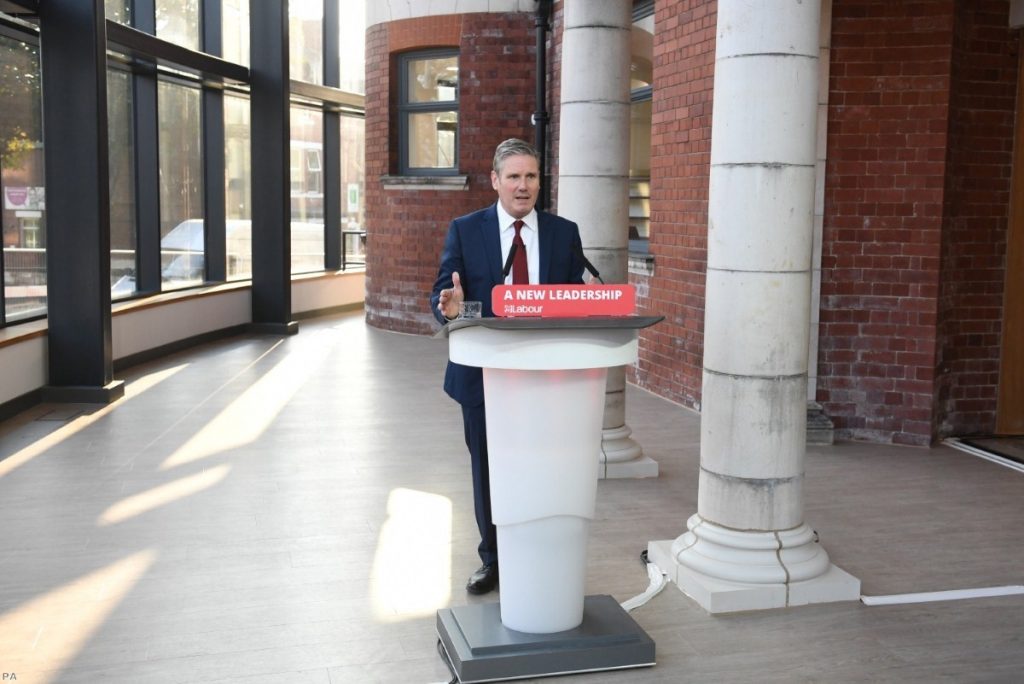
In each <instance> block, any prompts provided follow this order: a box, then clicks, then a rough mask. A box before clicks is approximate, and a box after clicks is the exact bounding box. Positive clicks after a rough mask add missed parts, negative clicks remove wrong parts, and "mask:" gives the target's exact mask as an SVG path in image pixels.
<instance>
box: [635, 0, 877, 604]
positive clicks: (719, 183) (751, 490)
mask: <svg viewBox="0 0 1024 684" xmlns="http://www.w3.org/2000/svg"><path fill="white" fill-rule="evenodd" d="M819 17H820V4H819V2H816V1H815V2H798V1H795V0H790V1H787V2H780V1H779V0H719V3H718V24H717V43H716V52H715V82H714V108H713V112H714V114H713V120H712V132H711V185H710V191H709V201H708V266H707V289H706V298H705V302H706V304H705V306H706V309H705V319H704V375H703V389H702V406H703V409H702V416H701V453H700V476H699V491H698V500H697V513H696V514H695V515H693V516H691V517H690V519H689V521H688V522H687V528H688V529H687V531H686V532H685V533H684V534H682V535H681V536H680V537H679V538H677V539H676V540H674V541H672V542H654V543H652V544H651V549H650V556H651V559H652V560H653V561H654V562H655V563H657V564H658V566H659V567H661V568H662V570H665V571H666V572H667V573H668V574H669V576H670V577H671V578H672V579H674V581H675V582H676V583H677V585H678V586H679V588H680V589H682V590H683V591H684V592H686V593H687V594H688V595H689V596H690V597H692V598H693V599H695V600H696V601H697V602H698V603H700V604H701V605H702V606H703V607H704V608H705V609H707V610H708V611H710V612H712V613H718V612H729V611H737V610H755V609H762V608H777V607H782V606H792V605H802V604H806V603H817V602H825V601H840V600H855V599H857V598H858V597H859V594H860V582H859V581H858V580H857V579H856V578H854V577H852V576H851V575H849V574H847V573H845V572H844V571H842V570H840V569H839V568H836V567H835V566H834V565H832V564H831V563H830V561H829V557H828V554H827V553H826V552H825V549H824V548H822V546H821V545H820V544H819V543H818V538H817V534H816V533H815V532H814V530H812V529H811V528H810V527H808V526H807V524H806V523H805V522H804V519H803V512H804V501H803V476H804V457H805V450H806V435H805V427H806V421H807V415H806V413H807V403H806V393H807V351H808V325H809V319H810V306H809V302H810V289H811V249H812V235H813V213H814V180H815V139H816V135H815V131H816V110H817V92H818V48H819V45H818V28H819Z"/></svg>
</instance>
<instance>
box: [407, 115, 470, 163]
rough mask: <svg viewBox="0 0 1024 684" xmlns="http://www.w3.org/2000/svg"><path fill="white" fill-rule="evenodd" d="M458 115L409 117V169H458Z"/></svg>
mask: <svg viewBox="0 0 1024 684" xmlns="http://www.w3.org/2000/svg"><path fill="white" fill-rule="evenodd" d="M458 125H459V114H458V112H424V113H419V114H410V115H409V150H408V152H409V168H412V169H451V168H455V131H456V130H457V129H458Z"/></svg>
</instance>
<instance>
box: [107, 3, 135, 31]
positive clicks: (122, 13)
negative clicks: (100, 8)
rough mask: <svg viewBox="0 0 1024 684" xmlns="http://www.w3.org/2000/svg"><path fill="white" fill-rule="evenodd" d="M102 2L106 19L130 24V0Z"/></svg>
mask: <svg viewBox="0 0 1024 684" xmlns="http://www.w3.org/2000/svg"><path fill="white" fill-rule="evenodd" d="M103 4H104V8H105V10H106V17H107V19H110V20H111V21H116V22H118V23H121V24H127V25H128V26H131V24H132V8H131V0H105V2H104V3H103Z"/></svg>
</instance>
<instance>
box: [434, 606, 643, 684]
mask: <svg viewBox="0 0 1024 684" xmlns="http://www.w3.org/2000/svg"><path fill="white" fill-rule="evenodd" d="M437 634H438V637H440V639H441V644H442V646H443V647H444V651H445V656H446V657H447V658H448V662H449V664H450V665H451V667H452V671H453V672H454V673H455V676H456V677H457V678H458V681H459V682H462V683H463V684H470V683H471V682H496V681H502V680H506V679H523V678H527V677H546V676H554V675H565V674H574V673H579V672H598V671H601V670H621V669H627V668H634V667H649V666H651V665H654V641H652V640H651V638H650V637H649V636H647V633H646V632H644V630H643V629H642V628H641V627H640V625H638V624H637V623H636V621H634V620H633V618H631V617H630V616H629V614H628V613H627V612H626V611H625V610H623V609H622V606H620V605H619V604H618V602H616V601H615V599H613V598H612V597H611V596H607V595H596V596H587V597H585V598H584V599H583V623H582V624H581V625H580V626H579V627H576V628H575V629H570V630H566V631H564V632H556V633H554V634H526V633H525V632H516V631H514V630H511V629H508V628H507V627H505V626H504V625H503V624H501V606H500V604H498V603H476V604H472V605H468V606H457V607H455V608H443V609H441V610H439V611H437Z"/></svg>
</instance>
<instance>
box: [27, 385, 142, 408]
mask: <svg viewBox="0 0 1024 684" xmlns="http://www.w3.org/2000/svg"><path fill="white" fill-rule="evenodd" d="M42 389H43V391H42V399H43V401H45V402H52V403H54V404H111V403H113V402H115V401H117V400H118V399H120V398H121V397H123V396H124V380H111V381H110V382H108V383H107V384H106V385H103V386H102V387H91V386H81V385H46V386H45V387H43V388H42Z"/></svg>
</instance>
